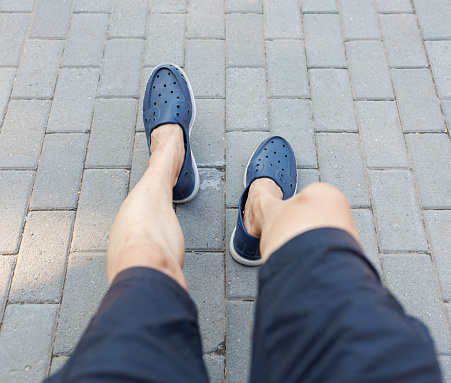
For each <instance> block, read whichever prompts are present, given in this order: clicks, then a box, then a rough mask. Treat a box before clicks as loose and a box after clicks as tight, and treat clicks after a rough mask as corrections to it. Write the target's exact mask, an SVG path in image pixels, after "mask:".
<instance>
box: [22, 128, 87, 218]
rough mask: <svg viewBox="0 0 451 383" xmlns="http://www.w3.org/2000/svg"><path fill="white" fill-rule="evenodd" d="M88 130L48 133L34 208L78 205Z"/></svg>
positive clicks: (61, 207)
mask: <svg viewBox="0 0 451 383" xmlns="http://www.w3.org/2000/svg"><path fill="white" fill-rule="evenodd" d="M87 143H88V135H87V134H47V135H46V137H45V139H44V146H43V148H42V154H41V158H40V160H39V167H38V171H37V173H36V180H35V182H34V186H33V193H32V195H31V201H30V209H33V210H36V209H37V210H44V209H49V210H50V209H76V208H77V202H78V191H79V190H80V182H81V176H82V172H83V163H84V159H85V154H86V145H87Z"/></svg>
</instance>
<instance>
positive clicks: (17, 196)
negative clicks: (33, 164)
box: [0, 171, 34, 254]
mask: <svg viewBox="0 0 451 383" xmlns="http://www.w3.org/2000/svg"><path fill="white" fill-rule="evenodd" d="M33 179H34V172H24V171H0V216H1V217H2V219H1V220H0V254H13V253H17V251H18V250H19V243H20V240H21V238H22V228H23V225H24V223H25V216H26V214H27V207H28V200H29V198H30V194H31V188H32V186H33Z"/></svg>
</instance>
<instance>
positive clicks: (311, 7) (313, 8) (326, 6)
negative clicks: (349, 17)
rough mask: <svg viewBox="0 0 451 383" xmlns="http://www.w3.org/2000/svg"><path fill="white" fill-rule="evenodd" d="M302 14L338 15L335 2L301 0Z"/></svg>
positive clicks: (333, 0)
mask: <svg viewBox="0 0 451 383" xmlns="http://www.w3.org/2000/svg"><path fill="white" fill-rule="evenodd" d="M301 5H302V12H303V13H338V8H337V2H336V0H303V1H302V3H301Z"/></svg>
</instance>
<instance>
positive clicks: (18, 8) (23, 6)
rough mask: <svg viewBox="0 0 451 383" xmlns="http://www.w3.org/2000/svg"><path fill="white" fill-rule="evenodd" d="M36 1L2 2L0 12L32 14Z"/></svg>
mask: <svg viewBox="0 0 451 383" xmlns="http://www.w3.org/2000/svg"><path fill="white" fill-rule="evenodd" d="M35 2H36V0H21V1H17V0H0V11H1V12H3V11H7V12H32V11H33V8H34V3H35Z"/></svg>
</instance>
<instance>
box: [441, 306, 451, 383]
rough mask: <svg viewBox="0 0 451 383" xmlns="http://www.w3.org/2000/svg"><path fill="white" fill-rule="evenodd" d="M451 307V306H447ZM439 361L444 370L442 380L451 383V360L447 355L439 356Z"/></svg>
mask: <svg viewBox="0 0 451 383" xmlns="http://www.w3.org/2000/svg"><path fill="white" fill-rule="evenodd" d="M446 306H449V304H446ZM438 361H439V363H440V369H441V370H442V379H443V382H444V383H449V382H451V358H450V357H449V356H445V355H439V357H438Z"/></svg>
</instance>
